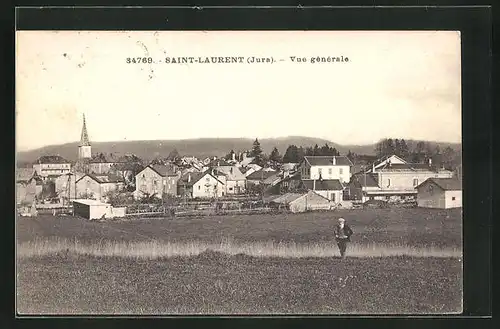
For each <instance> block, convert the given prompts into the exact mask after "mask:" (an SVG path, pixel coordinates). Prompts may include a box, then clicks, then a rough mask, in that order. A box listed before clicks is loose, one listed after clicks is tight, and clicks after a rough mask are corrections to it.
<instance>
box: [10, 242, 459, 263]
mask: <svg viewBox="0 0 500 329" xmlns="http://www.w3.org/2000/svg"><path fill="white" fill-rule="evenodd" d="M207 250H209V251H214V252H220V253H224V254H227V255H239V254H243V255H247V256H252V257H281V258H301V257H334V256H337V255H338V248H337V246H336V245H335V243H334V242H329V243H327V242H322V243H318V242H316V243H314V242H313V243H302V244H299V243H295V242H278V243H276V242H274V241H260V242H235V241H234V240H232V239H223V240H221V242H219V243H204V242H200V241H188V242H184V243H179V242H161V241H155V240H152V241H143V242H118V241H109V240H108V241H104V240H102V241H99V242H95V243H85V242H83V243H82V242H80V241H78V240H77V239H73V240H68V239H61V238H53V239H46V240H43V239H35V240H33V241H29V242H23V243H21V244H19V245H18V246H17V255H18V256H19V257H21V258H29V257H40V256H47V255H55V254H61V253H62V254H68V253H70V254H77V255H89V256H95V257H102V256H105V257H127V258H136V259H157V258H168V257H179V256H196V255H199V254H201V253H203V252H205V251H207ZM348 255H349V257H357V258H370V257H393V256H408V257H462V252H461V250H460V249H457V248H446V249H443V248H439V247H426V248H416V247H411V246H405V245H397V244H383V245H380V244H349V246H348Z"/></svg>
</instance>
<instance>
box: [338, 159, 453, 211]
mask: <svg viewBox="0 0 500 329" xmlns="http://www.w3.org/2000/svg"><path fill="white" fill-rule="evenodd" d="M393 161H394V162H393ZM452 177H453V172H452V171H449V170H445V169H439V168H434V167H432V165H431V163H428V164H424V163H406V162H405V161H404V160H402V159H400V158H398V157H396V156H391V157H385V158H383V160H379V161H376V162H374V163H373V164H372V166H371V168H370V169H368V170H366V171H364V172H360V173H357V174H355V175H353V177H352V178H351V182H350V183H349V188H348V191H349V194H350V198H351V199H356V200H361V201H362V202H365V201H367V200H388V201H389V200H391V199H393V200H401V199H405V198H408V197H410V198H413V197H416V196H417V190H416V189H415V188H416V187H417V186H418V185H419V184H420V183H422V182H424V181H425V180H427V179H428V178H452Z"/></svg>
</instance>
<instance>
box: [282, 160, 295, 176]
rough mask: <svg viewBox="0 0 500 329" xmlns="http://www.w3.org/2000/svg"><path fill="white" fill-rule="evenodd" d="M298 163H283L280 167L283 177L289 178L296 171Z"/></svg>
mask: <svg viewBox="0 0 500 329" xmlns="http://www.w3.org/2000/svg"><path fill="white" fill-rule="evenodd" d="M298 166H299V164H298V163H291V162H289V163H283V164H282V165H281V170H282V171H283V174H284V177H287V176H290V175H292V174H294V173H295V172H296V171H297V167H298Z"/></svg>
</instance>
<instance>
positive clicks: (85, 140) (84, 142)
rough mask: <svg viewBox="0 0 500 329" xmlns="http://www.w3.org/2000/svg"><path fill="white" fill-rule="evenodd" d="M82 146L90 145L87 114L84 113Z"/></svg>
mask: <svg viewBox="0 0 500 329" xmlns="http://www.w3.org/2000/svg"><path fill="white" fill-rule="evenodd" d="M80 146H90V141H89V135H88V133H87V125H86V124H85V114H84V115H83V127H82V137H81V138H80Z"/></svg>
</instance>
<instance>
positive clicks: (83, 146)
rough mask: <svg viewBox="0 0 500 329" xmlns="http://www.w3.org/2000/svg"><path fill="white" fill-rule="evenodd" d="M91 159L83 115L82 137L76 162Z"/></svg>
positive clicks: (90, 149)
mask: <svg viewBox="0 0 500 329" xmlns="http://www.w3.org/2000/svg"><path fill="white" fill-rule="evenodd" d="M90 158H92V147H91V146H90V141H89V135H88V133H87V125H86V124H85V114H84V115H83V127H82V136H81V138H80V145H79V146H78V160H87V159H90Z"/></svg>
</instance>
